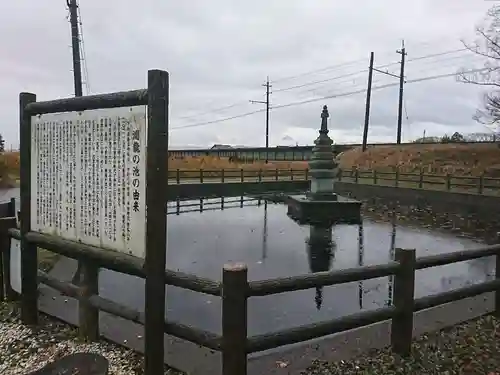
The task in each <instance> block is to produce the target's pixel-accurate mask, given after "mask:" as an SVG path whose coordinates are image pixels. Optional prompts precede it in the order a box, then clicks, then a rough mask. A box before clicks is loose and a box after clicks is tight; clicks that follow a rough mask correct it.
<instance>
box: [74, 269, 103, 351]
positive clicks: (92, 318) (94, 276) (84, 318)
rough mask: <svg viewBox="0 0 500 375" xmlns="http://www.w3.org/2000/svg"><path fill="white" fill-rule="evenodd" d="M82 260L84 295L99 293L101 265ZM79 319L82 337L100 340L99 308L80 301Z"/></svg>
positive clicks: (87, 339) (82, 289)
mask: <svg viewBox="0 0 500 375" xmlns="http://www.w3.org/2000/svg"><path fill="white" fill-rule="evenodd" d="M81 262H82V280H81V285H80V288H81V289H80V292H81V294H82V296H83V297H87V298H89V297H91V296H93V295H98V294H99V267H98V266H97V265H96V264H95V263H93V262H91V261H88V260H85V261H81ZM78 320H79V333H80V337H81V338H82V339H84V340H85V341H97V340H99V309H97V308H95V307H93V306H92V305H90V304H89V303H88V301H85V300H81V301H79V302H78Z"/></svg>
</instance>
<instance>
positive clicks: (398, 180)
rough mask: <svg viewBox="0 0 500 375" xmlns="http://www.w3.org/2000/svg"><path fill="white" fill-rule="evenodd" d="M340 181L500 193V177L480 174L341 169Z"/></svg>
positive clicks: (478, 192)
mask: <svg viewBox="0 0 500 375" xmlns="http://www.w3.org/2000/svg"><path fill="white" fill-rule="evenodd" d="M338 179H339V181H346V182H354V183H365V184H373V185H385V186H395V187H409V188H419V189H438V190H446V191H457V192H458V191H462V192H469V193H476V194H498V193H500V178H495V177H488V176H486V175H484V174H483V175H480V176H454V175H452V174H433V173H432V174H431V173H424V171H423V170H421V171H420V172H419V173H408V172H400V171H398V170H396V171H390V172H389V171H380V170H376V169H374V170H360V169H352V170H340V172H339V175H338Z"/></svg>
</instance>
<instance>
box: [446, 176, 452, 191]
mask: <svg viewBox="0 0 500 375" xmlns="http://www.w3.org/2000/svg"><path fill="white" fill-rule="evenodd" d="M446 190H448V191H450V190H451V175H450V174H449V173H448V174H447V175H446Z"/></svg>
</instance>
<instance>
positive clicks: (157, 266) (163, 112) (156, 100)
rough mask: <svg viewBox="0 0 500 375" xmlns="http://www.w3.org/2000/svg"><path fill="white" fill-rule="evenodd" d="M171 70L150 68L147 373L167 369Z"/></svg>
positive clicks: (146, 305) (145, 353) (147, 204)
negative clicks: (164, 361) (166, 316)
mask: <svg viewBox="0 0 500 375" xmlns="http://www.w3.org/2000/svg"><path fill="white" fill-rule="evenodd" d="M168 88H169V77H168V73H167V72H165V71H161V70H149V71H148V111H147V113H148V136H147V147H148V153H147V164H146V166H147V168H146V207H147V216H146V217H147V220H146V259H145V264H144V270H145V273H146V282H145V308H144V317H145V323H144V374H145V375H158V374H162V373H163V372H164V364H163V356H164V345H165V343H164V333H163V332H164V325H165V267H166V251H167V216H168V215H165V210H166V207H167V195H168V184H167V185H165V184H164V181H165V179H166V176H167V175H168V166H167V163H165V160H166V159H167V158H168V102H169V91H168Z"/></svg>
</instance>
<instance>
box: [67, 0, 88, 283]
mask: <svg viewBox="0 0 500 375" xmlns="http://www.w3.org/2000/svg"><path fill="white" fill-rule="evenodd" d="M66 5H67V6H68V8H69V22H70V24H71V49H72V51H73V80H74V85H75V96H82V95H83V91H82V65H81V60H80V36H79V35H78V34H79V30H78V3H77V0H66ZM82 272H86V270H85V268H84V267H83V263H82V261H81V260H79V261H78V264H77V268H76V271H75V274H74V275H73V278H72V281H71V282H72V283H73V284H75V285H80V283H81V282H82V279H84V278H85V276H84V275H82Z"/></svg>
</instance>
